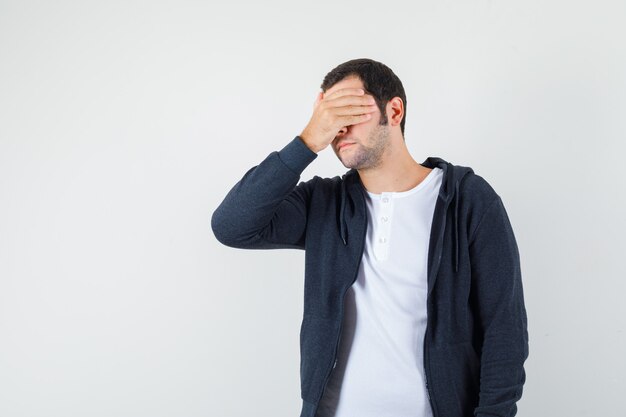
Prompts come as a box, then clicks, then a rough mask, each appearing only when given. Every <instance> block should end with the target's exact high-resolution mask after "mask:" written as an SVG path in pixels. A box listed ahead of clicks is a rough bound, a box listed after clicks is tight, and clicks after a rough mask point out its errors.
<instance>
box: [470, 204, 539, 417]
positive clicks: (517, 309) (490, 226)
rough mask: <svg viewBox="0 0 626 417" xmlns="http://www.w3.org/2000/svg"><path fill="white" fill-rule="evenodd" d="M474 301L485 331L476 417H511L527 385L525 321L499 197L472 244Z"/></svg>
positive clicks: (512, 249)
mask: <svg viewBox="0 0 626 417" xmlns="http://www.w3.org/2000/svg"><path fill="white" fill-rule="evenodd" d="M469 250H470V263H471V265H472V266H471V268H472V290H471V291H472V293H473V295H472V298H473V300H472V301H473V303H474V306H475V309H476V313H475V314H476V318H477V321H478V323H479V326H480V328H481V330H482V336H483V343H482V349H481V352H482V353H481V365H480V370H481V372H480V399H479V403H478V407H476V408H475V409H474V416H475V417H494V416H499V417H513V416H514V415H515V414H516V413H517V405H516V402H517V401H518V400H519V399H520V398H521V396H522V389H523V385H524V382H525V380H526V373H525V371H524V361H525V360H526V358H527V357H528V331H527V317H526V309H525V306H524V295H523V289H522V276H521V269H520V259H519V251H518V247H517V243H516V240H515V236H514V234H513V229H512V227H511V223H510V221H509V217H508V215H507V213H506V210H505V208H504V204H503V202H502V199H501V198H500V196H496V197H495V198H494V200H493V201H492V202H491V204H490V205H489V206H488V208H487V210H486V211H485V213H484V215H483V216H482V218H481V220H480V222H479V223H478V226H477V227H476V230H475V232H474V233H473V237H472V238H470V246H469Z"/></svg>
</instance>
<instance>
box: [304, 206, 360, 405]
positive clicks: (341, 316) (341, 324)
mask: <svg viewBox="0 0 626 417" xmlns="http://www.w3.org/2000/svg"><path fill="white" fill-rule="evenodd" d="M364 217H365V221H364V224H365V226H364V229H365V232H364V233H363V240H362V241H361V256H359V262H358V263H357V267H356V271H355V272H354V277H353V278H352V281H351V282H350V285H348V286H347V287H346V288H345V289H344V290H343V294H342V295H341V314H340V315H339V317H340V320H341V321H340V323H339V334H338V335H337V338H336V342H335V349H334V352H333V360H332V366H331V367H330V369H329V370H328V371H327V372H326V377H325V378H324V385H322V393H321V394H320V396H319V398H318V399H317V404H316V405H315V411H314V412H313V415H314V416H315V415H316V414H317V409H318V407H319V404H320V401H321V400H322V397H323V396H324V391H326V385H327V384H328V378H329V377H330V374H331V372H332V370H333V369H334V368H335V366H336V365H337V350H338V348H339V341H340V340H341V330H342V329H343V311H344V301H345V298H346V292H348V289H349V288H350V287H351V286H352V285H353V284H354V281H356V279H357V277H358V274H359V268H360V267H361V260H362V258H363V251H364V249H365V239H366V238H367V215H365V216H364Z"/></svg>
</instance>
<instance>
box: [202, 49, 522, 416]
mask: <svg viewBox="0 0 626 417" xmlns="http://www.w3.org/2000/svg"><path fill="white" fill-rule="evenodd" d="M321 87H322V91H323V93H319V94H318V96H317V98H316V100H315V105H314V112H313V115H312V117H311V120H310V121H309V123H308V125H307V126H306V127H305V129H304V130H303V131H302V133H301V134H300V135H298V136H296V137H295V138H294V139H293V140H292V141H291V142H289V143H288V144H287V145H286V146H285V147H284V148H283V149H281V150H280V151H278V152H277V151H274V152H272V153H270V154H269V155H268V156H267V157H266V158H265V159H264V160H263V161H262V162H261V163H260V164H259V165H257V166H255V167H252V168H251V169H250V170H248V172H246V173H245V175H244V176H243V178H242V179H241V180H240V181H239V182H238V183H237V184H235V186H234V187H233V188H232V189H231V190H230V192H229V193H228V194H227V195H226V197H225V198H224V201H223V202H222V203H221V204H220V205H219V207H217V209H216V210H215V212H214V213H213V215H212V218H211V227H212V229H213V232H214V234H215V236H216V237H217V239H218V240H219V241H220V242H221V243H223V244H224V245H227V246H230V247H234V248H242V249H280V248H291V249H303V250H305V286H304V295H305V297H304V315H303V320H302V326H301V331H300V354H301V363H300V365H301V366H300V374H301V398H302V410H301V414H300V416H301V417H330V416H333V417H386V416H390V417H468V416H475V417H494V416H501V417H512V416H514V415H515V414H516V412H517V406H516V402H517V401H518V400H519V399H520V398H521V395H522V387H523V384H524V382H525V378H526V374H525V371H524V366H523V365H524V362H525V360H526V358H527V357H528V332H527V316H526V309H525V306H524V296H523V289H522V279H521V270H520V261H519V253H518V247H517V243H516V240H515V237H514V234H513V230H512V228H511V224H510V221H509V218H508V215H507V213H506V211H505V208H504V205H503V203H502V200H501V198H500V196H499V195H498V194H497V193H496V192H495V191H494V189H493V188H492V187H491V186H490V185H489V184H488V183H487V182H486V181H485V180H484V179H483V178H482V177H480V176H479V175H477V174H475V173H474V171H473V170H472V169H471V168H469V167H464V166H460V165H454V164H451V163H449V162H447V161H445V160H443V159H441V158H439V157H429V158H427V159H426V160H425V161H424V162H422V163H421V164H420V163H417V162H416V161H415V160H414V159H413V158H412V157H411V155H410V154H409V152H408V150H407V147H406V144H405V141H404V122H405V117H404V116H405V111H406V96H405V93H404V89H403V87H402V83H401V82H400V80H399V79H398V77H397V76H396V75H395V74H394V73H393V72H392V71H391V69H389V68H388V67H386V66H385V65H383V64H381V63H379V62H376V61H372V60H369V59H355V60H351V61H348V62H346V63H343V64H341V65H339V66H338V67H336V68H335V69H333V70H332V71H331V72H330V73H329V74H328V75H327V76H326V77H325V79H324V82H323V83H322V86H321ZM328 145H330V146H331V147H332V148H333V151H334V152H335V154H336V155H337V157H338V158H339V160H340V161H341V163H342V164H343V165H344V166H345V167H346V168H350V170H349V171H347V172H346V173H345V174H344V175H343V176H342V177H339V176H336V177H333V178H321V177H319V176H314V177H313V179H311V180H309V181H306V182H305V181H302V182H300V183H298V181H299V179H300V175H301V173H302V172H303V171H304V169H305V168H306V167H307V166H308V165H309V164H310V163H311V162H312V161H313V160H314V159H315V158H316V157H317V153H318V152H320V151H321V150H323V149H325V148H326V147H327V146H328Z"/></svg>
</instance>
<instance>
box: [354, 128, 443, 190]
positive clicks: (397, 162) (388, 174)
mask: <svg viewBox="0 0 626 417" xmlns="http://www.w3.org/2000/svg"><path fill="white" fill-rule="evenodd" d="M430 171H432V169H431V168H426V167H424V166H422V165H421V164H419V163H418V162H416V161H415V160H414V159H413V158H412V157H411V154H410V153H409V151H408V149H407V147H406V143H405V142H404V140H403V139H402V138H401V137H400V138H397V140H394V141H391V146H389V147H388V148H387V149H386V150H385V152H384V154H383V156H382V159H381V161H380V163H379V164H378V165H377V166H375V167H371V168H366V169H359V170H358V172H359V177H360V178H361V182H362V183H363V186H364V187H365V189H366V190H367V191H369V192H371V193H374V194H380V193H382V192H402V191H408V190H410V189H412V188H414V187H416V186H417V185H418V184H419V183H420V182H422V181H423V180H424V178H426V176H427V175H428V174H429V173H430Z"/></svg>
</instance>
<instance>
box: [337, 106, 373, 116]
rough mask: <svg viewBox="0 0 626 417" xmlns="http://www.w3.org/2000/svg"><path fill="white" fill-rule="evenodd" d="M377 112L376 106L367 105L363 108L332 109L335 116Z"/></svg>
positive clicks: (342, 107)
mask: <svg viewBox="0 0 626 417" xmlns="http://www.w3.org/2000/svg"><path fill="white" fill-rule="evenodd" d="M376 111H378V106H377V105H376V104H368V105H364V106H359V105H356V106H341V107H336V108H335V109H334V114H335V115H337V116H351V115H359V114H367V113H374V112H376Z"/></svg>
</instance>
